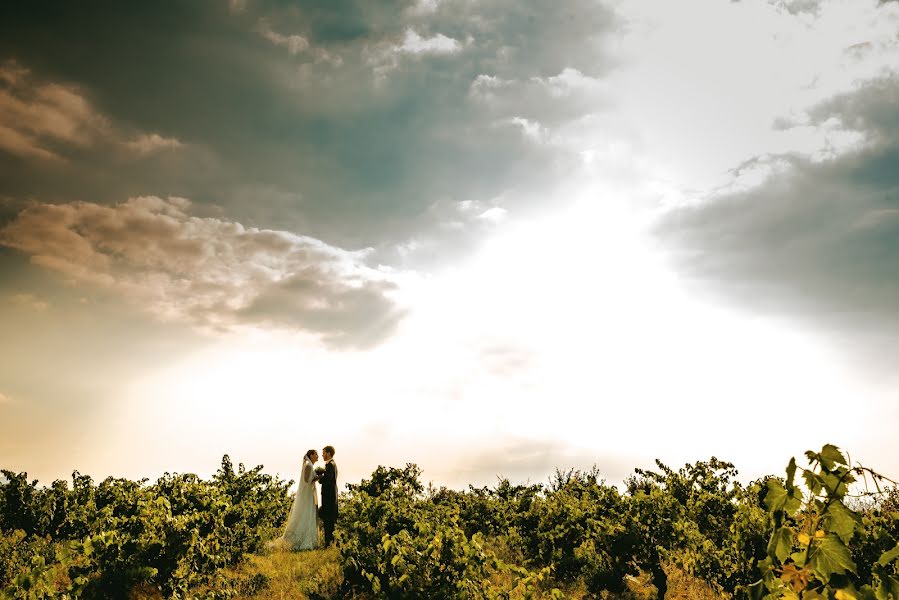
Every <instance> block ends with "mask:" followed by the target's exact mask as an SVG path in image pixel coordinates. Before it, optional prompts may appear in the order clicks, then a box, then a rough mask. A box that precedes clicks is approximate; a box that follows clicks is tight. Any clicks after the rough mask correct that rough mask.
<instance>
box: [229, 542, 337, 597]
mask: <svg viewBox="0 0 899 600" xmlns="http://www.w3.org/2000/svg"><path fill="white" fill-rule="evenodd" d="M225 575H226V576H227V577H228V578H229V579H231V580H234V581H237V582H238V589H239V590H240V592H241V595H239V596H237V597H238V598H241V599H249V598H254V599H263V598H264V599H265V600H287V599H291V600H303V599H307V598H309V599H314V598H316V597H322V596H324V597H326V598H327V597H332V596H334V594H335V593H336V592H337V589H338V587H339V586H340V583H341V581H342V580H343V574H342V572H341V569H340V563H339V562H338V553H337V549H336V548H333V547H332V548H328V549H324V550H305V551H301V552H291V551H289V550H283V549H275V550H272V551H271V552H269V553H266V554H261V555H260V554H253V555H250V556H249V557H248V560H247V561H246V562H244V563H243V564H241V565H240V566H239V567H237V568H235V569H229V570H228V571H226V573H225Z"/></svg>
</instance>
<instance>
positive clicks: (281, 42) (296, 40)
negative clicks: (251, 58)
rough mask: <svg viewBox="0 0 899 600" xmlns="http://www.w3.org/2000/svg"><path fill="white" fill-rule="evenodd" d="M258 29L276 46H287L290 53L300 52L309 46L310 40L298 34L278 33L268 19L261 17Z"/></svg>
mask: <svg viewBox="0 0 899 600" xmlns="http://www.w3.org/2000/svg"><path fill="white" fill-rule="evenodd" d="M257 30H258V31H259V33H260V35H262V37H264V38H265V39H267V40H268V41H270V42H271V43H273V44H274V45H276V46H283V47H284V48H287V51H288V52H289V53H290V54H299V53H300V52H303V51H304V50H306V49H308V48H309V40H307V39H306V38H305V37H303V36H301V35H298V34H291V35H284V34H282V33H278V32H277V31H275V30H274V29H272V26H271V25H270V24H269V22H268V20H266V19H260V20H259V25H258V28H257Z"/></svg>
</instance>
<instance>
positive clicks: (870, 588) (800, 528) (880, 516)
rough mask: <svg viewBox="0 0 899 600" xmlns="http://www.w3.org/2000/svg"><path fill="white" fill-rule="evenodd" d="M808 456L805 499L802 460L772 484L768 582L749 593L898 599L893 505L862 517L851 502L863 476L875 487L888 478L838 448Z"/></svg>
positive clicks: (765, 564) (897, 518)
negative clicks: (799, 478)
mask: <svg viewBox="0 0 899 600" xmlns="http://www.w3.org/2000/svg"><path fill="white" fill-rule="evenodd" d="M806 457H807V458H808V461H809V467H810V468H808V469H801V476H802V482H803V483H804V486H805V493H803V490H802V489H801V488H800V487H799V484H798V483H797V481H796V480H795V475H796V471H797V466H796V461H795V459H791V460H790V463H789V464H788V465H787V477H786V479H785V480H784V481H783V482H781V481H776V480H769V482H768V492H767V494H766V496H765V505H766V506H767V508H768V512H769V514H770V515H771V523H772V531H771V535H770V541H769V543H768V548H767V554H768V556H767V557H766V558H765V559H763V560H761V561H759V569H760V571H761V575H762V577H761V579H759V580H758V581H757V582H756V583H754V584H753V585H752V587H751V589H750V591H749V595H750V596H751V597H753V598H765V599H773V598H836V599H838V600H849V599H865V600H875V599H876V600H896V599H899V578H897V572H896V562H897V559H899V544H897V542H899V540H897V535H896V534H897V528H899V514H897V513H895V512H893V511H890V510H889V508H890V507H889V506H888V507H887V510H883V509H882V508H874V509H872V510H870V511H869V512H868V514H866V515H863V514H861V513H860V512H857V511H855V510H853V509H852V508H850V507H849V506H847V504H846V503H847V501H848V500H849V489H850V485H852V484H853V483H854V482H856V480H857V478H858V476H864V477H868V476H871V477H873V478H874V481H875V482H879V481H880V480H881V479H883V478H882V477H881V476H880V475H878V474H876V473H874V472H873V471H871V470H870V469H866V468H864V467H852V466H851V465H850V463H849V460H848V459H847V458H846V456H845V455H844V454H843V452H842V451H840V449H839V448H837V447H836V446H833V445H831V444H828V445H826V446H824V447H823V448H822V449H821V451H820V452H812V451H809V452H806ZM878 488H879V483H878ZM875 556H876V559H874V557H875Z"/></svg>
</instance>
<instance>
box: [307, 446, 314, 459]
mask: <svg viewBox="0 0 899 600" xmlns="http://www.w3.org/2000/svg"><path fill="white" fill-rule="evenodd" d="M313 454H315V449H314V448H313V449H312V450H306V458H309V457H310V456H312V455H313Z"/></svg>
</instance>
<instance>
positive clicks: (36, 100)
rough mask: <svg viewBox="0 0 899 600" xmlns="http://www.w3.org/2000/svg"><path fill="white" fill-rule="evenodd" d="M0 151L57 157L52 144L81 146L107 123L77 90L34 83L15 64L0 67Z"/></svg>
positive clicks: (105, 130)
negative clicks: (0, 83) (1, 83)
mask: <svg viewBox="0 0 899 600" xmlns="http://www.w3.org/2000/svg"><path fill="white" fill-rule="evenodd" d="M0 81H2V82H3V84H4V86H3V87H2V88H0V115H2V117H0V148H2V149H3V150H6V151H7V152H10V153H12V154H17V155H19V156H25V157H37V158H47V159H51V158H58V156H57V154H56V152H55V151H54V150H53V149H52V147H51V146H52V145H53V144H55V143H62V144H68V145H74V146H80V147H84V146H87V145H90V144H91V143H92V142H93V141H94V140H95V139H96V138H97V137H99V136H102V135H104V134H105V133H106V132H107V131H108V130H109V123H108V121H107V119H105V118H104V117H103V116H102V115H100V114H98V113H97V112H96V111H95V110H94V109H93V108H92V107H91V105H90V103H89V102H88V101H87V99H85V98H84V97H83V96H82V95H80V94H79V93H78V92H77V91H76V90H74V89H70V88H68V87H65V86H61V85H58V84H55V83H35V82H33V81H32V78H31V75H30V72H29V71H28V70H27V69H25V68H23V67H22V66H21V65H19V64H18V63H16V62H14V61H7V62H6V63H3V64H2V65H0Z"/></svg>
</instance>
